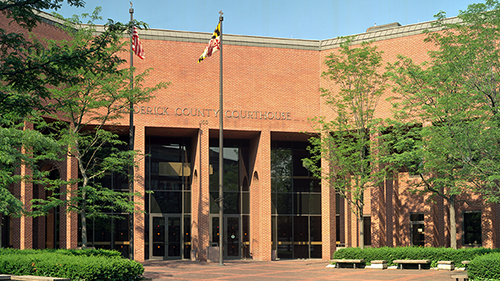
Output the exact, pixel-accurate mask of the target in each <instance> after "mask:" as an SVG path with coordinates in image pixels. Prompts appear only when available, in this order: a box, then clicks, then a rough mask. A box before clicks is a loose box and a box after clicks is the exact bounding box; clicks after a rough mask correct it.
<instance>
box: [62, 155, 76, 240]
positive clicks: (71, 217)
mask: <svg viewBox="0 0 500 281" xmlns="http://www.w3.org/2000/svg"><path fill="white" fill-rule="evenodd" d="M63 163H64V165H65V168H63V169H62V173H61V174H62V175H61V177H62V178H63V179H65V180H67V181H70V180H71V179H76V178H78V162H77V160H76V159H75V158H74V157H66V161H65V162H63ZM77 188H78V184H72V185H66V186H62V187H61V193H63V194H64V193H65V192H67V193H66V195H65V196H68V197H69V196H71V191H74V190H76V189H77ZM61 196H63V195H61ZM68 197H67V198H62V199H63V200H64V199H69V198H68ZM59 221H60V230H59V240H60V241H59V247H60V248H62V249H75V248H76V247H77V246H78V214H77V213H76V212H66V207H61V209H60V214H59Z"/></svg>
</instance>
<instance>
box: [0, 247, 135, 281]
mask: <svg viewBox="0 0 500 281" xmlns="http://www.w3.org/2000/svg"><path fill="white" fill-rule="evenodd" d="M143 273H144V267H143V266H142V264H140V263H138V262H136V261H131V260H128V259H123V258H122V257H121V255H120V253H119V252H116V251H109V250H15V249H0V274H12V275H36V276H52V277H62V278H70V279H71V280H86V281H90V280H116V281H121V280H140V279H141V275H142V274H143Z"/></svg>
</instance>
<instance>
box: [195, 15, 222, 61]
mask: <svg viewBox="0 0 500 281" xmlns="http://www.w3.org/2000/svg"><path fill="white" fill-rule="evenodd" d="M218 50H220V22H219V24H218V25H217V27H216V28H215V30H214V34H213V35H212V38H211V39H210V41H209V42H208V46H207V47H206V48H205V51H204V52H203V54H201V56H200V58H199V59H198V63H200V62H201V61H202V60H204V59H205V58H207V57H209V56H211V55H212V54H213V53H215V52H216V51H218Z"/></svg>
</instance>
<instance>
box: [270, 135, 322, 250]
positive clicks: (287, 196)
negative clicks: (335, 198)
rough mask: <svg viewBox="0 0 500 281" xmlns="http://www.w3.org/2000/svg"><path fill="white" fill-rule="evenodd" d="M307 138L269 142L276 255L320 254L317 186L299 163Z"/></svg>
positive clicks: (315, 181) (273, 239) (273, 235)
mask: <svg viewBox="0 0 500 281" xmlns="http://www.w3.org/2000/svg"><path fill="white" fill-rule="evenodd" d="M307 145H308V143H307V142H272V150H271V192H272V195H271V196H272V198H271V199H272V205H271V208H272V209H271V212H272V245H273V250H274V251H275V254H276V257H277V258H283V259H297V258H321V255H322V249H321V247H322V246H321V245H322V243H321V188H320V185H319V183H320V180H319V179H315V178H313V177H312V175H311V174H310V173H309V171H308V170H307V169H306V168H304V167H303V166H302V159H304V158H307V157H308V156H309V152H308V151H307V148H306V147H307Z"/></svg>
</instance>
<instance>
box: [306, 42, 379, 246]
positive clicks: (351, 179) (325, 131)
mask: <svg viewBox="0 0 500 281" xmlns="http://www.w3.org/2000/svg"><path fill="white" fill-rule="evenodd" d="M351 44H352V38H346V40H344V41H343V43H341V46H340V50H339V51H338V53H332V54H330V55H329V56H328V57H327V59H326V61H325V64H326V66H327V67H328V70H326V71H325V72H323V74H322V76H323V77H324V78H325V79H327V80H328V81H331V82H333V83H334V87H332V88H329V89H327V88H323V89H321V91H322V96H323V97H324V98H325V101H326V104H327V105H328V106H329V107H330V108H331V109H332V110H333V111H334V114H335V117H334V119H332V120H327V119H326V118H324V117H317V118H314V119H312V121H313V122H315V123H316V130H317V132H318V137H313V138H311V139H310V142H311V147H310V149H309V150H310V152H311V157H310V158H308V159H304V160H303V162H304V165H305V166H306V167H307V168H308V169H309V170H311V172H313V174H314V175H315V176H316V177H318V178H321V179H322V180H324V181H328V182H330V183H331V184H332V187H333V188H335V190H337V192H339V193H340V195H341V196H342V197H344V198H345V199H346V200H347V202H348V203H349V206H350V208H351V211H352V212H353V213H354V214H355V215H356V217H357V220H358V224H359V241H360V246H361V248H364V228H363V208H364V205H365V199H364V198H365V197H364V196H365V191H366V190H367V189H368V188H369V187H371V186H373V185H375V184H378V175H379V171H378V169H377V168H376V167H377V165H375V162H376V146H377V141H376V138H374V136H375V134H376V132H375V130H376V124H377V122H378V120H377V119H376V118H375V109H376V107H377V104H378V101H379V99H380V97H381V96H382V94H383V93H384V90H385V88H386V87H387V85H386V80H387V79H386V77H385V76H384V75H383V68H382V51H378V50H377V48H376V47H372V46H370V43H367V42H364V43H362V44H361V46H360V47H356V48H354V47H351ZM322 158H324V159H326V160H327V161H328V162H329V163H330V167H331V168H330V170H329V171H327V172H325V171H323V173H322V170H321V165H320V161H321V159H322Z"/></svg>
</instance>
